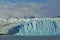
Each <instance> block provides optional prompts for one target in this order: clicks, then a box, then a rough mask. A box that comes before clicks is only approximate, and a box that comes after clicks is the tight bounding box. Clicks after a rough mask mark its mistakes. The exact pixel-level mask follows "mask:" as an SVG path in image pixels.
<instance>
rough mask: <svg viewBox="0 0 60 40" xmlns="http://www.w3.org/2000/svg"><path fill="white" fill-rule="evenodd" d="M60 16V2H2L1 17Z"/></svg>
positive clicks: (32, 0)
mask: <svg viewBox="0 0 60 40" xmlns="http://www.w3.org/2000/svg"><path fill="white" fill-rule="evenodd" d="M31 14H33V15H35V16H38V17H41V16H43V17H53V16H54V17H55V16H60V0H0V17H7V16H8V15H14V16H24V15H31Z"/></svg>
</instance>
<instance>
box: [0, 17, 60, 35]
mask: <svg viewBox="0 0 60 40" xmlns="http://www.w3.org/2000/svg"><path fill="white" fill-rule="evenodd" d="M2 33H3V34H4V33H5V34H7V35H21V36H39V35H60V18H34V19H29V18H27V19H24V18H19V19H16V18H9V19H8V20H5V21H4V22H3V26H2V27H1V28H0V34H2Z"/></svg>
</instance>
